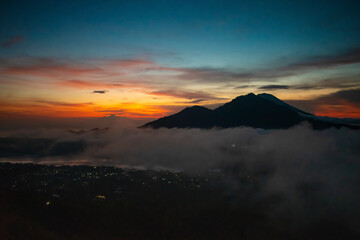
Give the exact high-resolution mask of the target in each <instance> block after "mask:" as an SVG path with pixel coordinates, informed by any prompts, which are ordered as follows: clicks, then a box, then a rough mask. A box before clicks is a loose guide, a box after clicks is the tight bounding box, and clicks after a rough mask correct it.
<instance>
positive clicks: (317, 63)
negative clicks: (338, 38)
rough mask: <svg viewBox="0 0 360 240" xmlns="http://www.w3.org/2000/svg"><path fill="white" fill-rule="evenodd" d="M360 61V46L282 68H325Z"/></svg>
mask: <svg viewBox="0 0 360 240" xmlns="http://www.w3.org/2000/svg"><path fill="white" fill-rule="evenodd" d="M359 62H360V48H359V47H356V48H351V49H347V50H345V51H342V52H339V53H337V54H332V55H322V56H313V57H309V58H306V59H304V60H302V61H298V62H296V63H293V64H289V65H287V66H285V67H283V68H280V70H306V69H323V68H331V67H336V66H340V65H346V64H353V63H359Z"/></svg>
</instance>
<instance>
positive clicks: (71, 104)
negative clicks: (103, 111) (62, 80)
mask: <svg viewBox="0 0 360 240" xmlns="http://www.w3.org/2000/svg"><path fill="white" fill-rule="evenodd" d="M32 102H34V103H40V104H46V105H51V106H62V107H84V106H89V105H93V103H92V102H87V103H68V102H58V101H49V100H36V99H34V100H32Z"/></svg>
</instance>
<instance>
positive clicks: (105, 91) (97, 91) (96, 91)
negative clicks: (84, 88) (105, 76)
mask: <svg viewBox="0 0 360 240" xmlns="http://www.w3.org/2000/svg"><path fill="white" fill-rule="evenodd" d="M107 92H108V90H95V91H92V92H91V93H99V94H104V93H107Z"/></svg>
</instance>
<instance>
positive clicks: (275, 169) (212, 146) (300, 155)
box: [3, 124, 360, 232]
mask: <svg viewBox="0 0 360 240" xmlns="http://www.w3.org/2000/svg"><path fill="white" fill-rule="evenodd" d="M7 137H12V138H14V137H18V138H19V137H21V138H31V139H43V138H50V139H54V142H52V143H51V144H50V145H51V147H54V146H55V145H56V144H59V143H61V142H67V143H70V145H69V146H71V144H72V143H74V144H75V143H79V142H81V143H83V148H82V149H81V151H75V152H74V153H72V154H67V155H66V156H62V155H61V154H60V155H59V154H57V155H56V156H46V155H44V156H41V157H39V156H37V157H33V156H24V157H16V158H12V157H6V158H4V159H3V161H10V162H11V161H13V160H16V161H18V162H21V161H26V162H29V161H30V162H34V163H45V164H69V165H72V164H89V165H110V166H119V167H124V166H126V167H133V168H142V169H170V170H176V171H184V172H185V173H189V174H208V173H209V172H217V173H218V174H220V175H222V178H221V180H220V181H222V183H223V184H224V191H225V192H227V193H228V194H229V196H231V195H234V196H241V192H242V191H243V189H248V188H249V186H245V184H244V183H242V182H241V181H239V180H238V178H237V176H239V175H242V176H244V175H245V176H248V177H249V178H256V179H257V180H256V182H257V185H256V189H257V190H256V191H254V193H253V194H252V195H251V196H250V197H251V199H253V200H254V201H265V200H264V199H266V201H269V204H270V205H269V206H267V210H266V211H267V214H268V215H269V219H270V220H271V221H282V220H281V219H283V218H282V216H286V218H285V219H292V220H294V224H300V225H301V226H311V224H312V223H313V222H319V221H320V222H323V221H327V220H326V219H330V220H329V221H330V223H329V222H328V224H325V225H326V226H329V224H330V225H331V221H335V223H334V224H335V225H336V226H339V222H341V224H342V225H341V227H342V228H344V229H345V231H347V230H346V229H350V230H352V231H355V232H357V230H356V229H358V227H359V223H358V219H357V217H358V214H359V213H360V207H359V205H358V203H359V202H360V194H359V191H358V189H359V187H360V174H359V170H360V132H359V131H354V130H350V129H345V128H342V129H328V130H323V131H315V130H313V129H311V127H310V126H308V125H306V124H303V125H300V126H296V127H293V128H290V129H287V130H261V129H253V128H232V129H211V130H200V129H157V130H153V129H138V128H136V127H134V126H133V125H131V124H113V125H111V126H110V127H109V128H108V129H107V128H106V129H101V128H98V129H95V130H94V129H93V130H88V131H81V132H75V133H74V131H67V130H65V129H55V130H54V129H52V130H51V129H46V130H44V129H40V130H17V131H12V132H11V133H10V132H7ZM64 146H67V145H64ZM250 187H254V186H250ZM254 188H255V187H254ZM245 192H246V193H247V194H248V193H249V190H247V191H245ZM250 192H252V191H250ZM242 197H247V196H242ZM272 198H273V199H274V201H273V202H272V201H271V199H272ZM269 199H270V200H269ZM274 216H275V217H274ZM289 216H290V218H289ZM295 219H296V221H295ZM334 219H335V220H334ZM344 229H343V230H344Z"/></svg>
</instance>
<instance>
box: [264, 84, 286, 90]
mask: <svg viewBox="0 0 360 240" xmlns="http://www.w3.org/2000/svg"><path fill="white" fill-rule="evenodd" d="M289 88H290V86H288V85H265V86H261V87H259V88H258V89H261V90H277V89H289Z"/></svg>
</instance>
